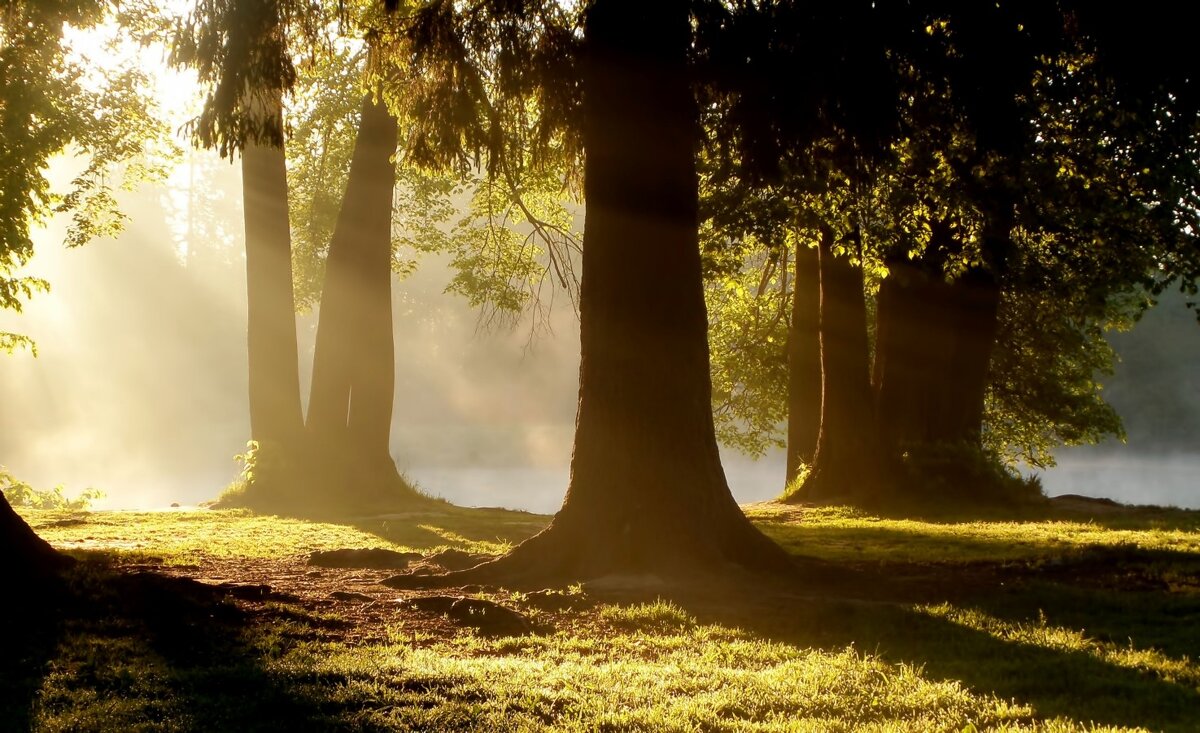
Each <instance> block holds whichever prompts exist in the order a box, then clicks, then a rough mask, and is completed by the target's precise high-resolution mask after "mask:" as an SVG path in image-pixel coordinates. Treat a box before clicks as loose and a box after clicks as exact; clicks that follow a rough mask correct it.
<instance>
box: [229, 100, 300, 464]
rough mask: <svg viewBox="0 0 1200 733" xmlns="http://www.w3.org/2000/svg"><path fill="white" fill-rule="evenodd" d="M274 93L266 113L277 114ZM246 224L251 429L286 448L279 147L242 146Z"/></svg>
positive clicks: (291, 342) (290, 332)
mask: <svg viewBox="0 0 1200 733" xmlns="http://www.w3.org/2000/svg"><path fill="white" fill-rule="evenodd" d="M280 109H281V107H280V102H279V99H278V98H276V99H275V100H274V103H273V109H272V110H269V111H268V112H267V114H269V115H273V116H274V117H275V124H277V125H280V126H281V125H282V122H281V121H280V116H281V111H280ZM242 201H243V208H244V210H245V214H244V218H245V226H246V306H247V329H246V331H247V342H248V344H247V345H248V352H249V361H250V437H251V438H253V439H254V440H256V441H258V442H259V443H260V444H262V445H263V446H272V447H273V448H272V449H273V450H277V451H282V452H283V453H285V454H287V453H289V452H291V451H294V450H295V449H296V448H297V440H298V438H299V437H300V435H301V429H302V426H303V417H302V415H301V408H300V373H299V368H298V366H297V362H298V359H297V347H296V309H295V298H294V296H293V293H292V244H291V229H290V225H289V223H288V192H287V170H286V166H285V162H284V155H283V149H282V148H277V147H268V146H264V145H257V144H253V143H251V144H248V145H247V146H246V148H245V150H243V151H242Z"/></svg>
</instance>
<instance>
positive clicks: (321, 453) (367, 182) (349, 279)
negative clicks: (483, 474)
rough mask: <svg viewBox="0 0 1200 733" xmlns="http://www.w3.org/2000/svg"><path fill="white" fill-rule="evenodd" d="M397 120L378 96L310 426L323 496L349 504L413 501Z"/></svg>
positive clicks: (321, 350) (330, 263)
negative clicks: (398, 309) (399, 298)
mask: <svg viewBox="0 0 1200 733" xmlns="http://www.w3.org/2000/svg"><path fill="white" fill-rule="evenodd" d="M395 150H396V120H395V118H393V117H392V115H391V114H390V113H389V112H388V110H387V107H386V106H385V105H384V104H383V102H382V101H379V102H376V101H373V100H372V98H371V97H370V96H368V97H367V98H366V99H365V100H364V101H363V110H362V118H361V120H360V123H359V129H358V136H357V138H356V140H355V143H354V153H353V156H352V158H351V162H350V175H349V180H348V183H347V186H346V194H345V196H344V198H343V199H342V208H341V211H340V212H339V214H338V220H337V223H336V225H335V228H334V232H333V237H332V240H331V241H330V244H329V256H328V260H327V262H326V268H325V284H324V288H323V292H322V295H321V305H320V311H319V318H318V324H317V339H316V347H315V353H314V357H313V377H312V389H311V392H310V397H309V406H308V422H307V428H308V432H309V436H310V439H311V441H312V451H311V455H310V458H311V460H313V461H314V463H315V464H316V465H315V470H316V472H317V475H318V476H319V477H320V481H321V483H323V484H325V485H324V486H322V487H320V488H321V489H322V493H324V494H326V495H328V496H329V497H330V499H331V500H333V501H337V502H344V501H345V500H346V498H347V496H350V497H354V498H355V500H356V501H358V502H369V503H377V502H388V501H396V500H403V499H408V498H412V496H414V495H415V494H414V492H412V491H411V489H409V488H408V487H407V486H405V485H404V484H403V482H402V480H401V478H400V476H399V474H398V472H397V471H396V466H395V463H394V462H393V461H392V459H391V456H390V453H389V444H390V437H391V422H392V402H393V399H394V396H395V353H394V344H393V336H392V298H391V282H392V270H391V253H392V249H391V246H392V244H391V243H392V234H391V222H392V216H391V215H392V191H393V188H394V186H395V165H394V163H393V162H392V155H393V154H394V153H395Z"/></svg>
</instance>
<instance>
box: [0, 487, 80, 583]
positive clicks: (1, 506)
mask: <svg viewBox="0 0 1200 733" xmlns="http://www.w3.org/2000/svg"><path fill="white" fill-rule="evenodd" d="M73 562H74V560H72V559H71V558H70V557H68V556H66V555H63V554H61V553H59V552H58V551H57V550H55V549H54V548H53V547H51V546H50V545H49V543H47V542H46V541H45V540H43V539H42V538H41V537H38V536H37V534H36V533H34V531H33V530H32V529H30V528H29V525H28V524H26V523H25V520H24V519H21V516H20V515H19V514H17V513H16V511H14V510H13V508H12V506H11V505H10V504H9V503H8V499H6V498H5V497H4V495H3V494H0V568H2V570H0V576H3V578H4V587H5V588H6V590H13V588H12V587H11V584H12V583H18V584H19V585H29V584H38V583H42V582H45V581H46V580H48V579H49V578H50V577H51V576H53V574H54V573H55V572H57V571H59V570H62V569H63V568H65V567H68V566H70V565H71V564H72V563H73Z"/></svg>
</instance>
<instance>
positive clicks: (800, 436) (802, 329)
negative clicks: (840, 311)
mask: <svg viewBox="0 0 1200 733" xmlns="http://www.w3.org/2000/svg"><path fill="white" fill-rule="evenodd" d="M820 288H821V274H820V260H819V256H818V254H817V250H816V249H814V248H812V247H809V246H807V245H805V244H804V243H802V242H798V243H797V244H796V277H795V282H794V283H793V285H792V313H791V321H790V322H789V324H788V343H787V354H788V428H787V475H786V478H785V480H784V486H785V488H786V487H788V486H791V485H792V483H793V482H794V481H795V480H796V478H797V477H798V476H799V474H800V470H801V468H802V467H803V466H807V465H811V464H812V460H813V456H814V455H815V453H816V449H817V435H818V433H819V432H820V429H821V334H820V318H821V290H820Z"/></svg>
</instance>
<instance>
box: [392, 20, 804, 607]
mask: <svg viewBox="0 0 1200 733" xmlns="http://www.w3.org/2000/svg"><path fill="white" fill-rule="evenodd" d="M584 38H585V41H584V45H585V57H584V64H583V88H584V126H583V140H584V149H585V151H586V158H585V170H584V173H585V177H584V181H585V183H584V185H585V195H586V199H587V202H588V206H587V214H586V216H587V219H586V229H585V232H586V243H585V246H584V249H583V273H582V282H581V290H580V345H581V363H580V375H579V376H580V386H579V407H578V413H577V416H576V429H575V449H574V455H573V456H572V461H571V482H570V486H569V487H568V490H567V495H566V499H565V501H564V503H563V506H562V509H561V510H560V511H559V512H558V514H557V515H556V516H555V518H554V521H553V522H552V523H551V525H550V526H549V527H548V528H547V529H546V530H544V531H543V532H542V533H540V534H539V535H537V536H535V537H533V538H531V539H530V540H528V541H527V542H525V543H523V544H522V545H520V546H519V547H517V548H516V549H515V550H514V551H513V552H512V553H510V554H509V555H507V556H505V557H503V558H500V559H499V560H497V561H496V562H494V563H491V564H490V565H483V566H480V567H479V568H476V569H474V570H471V571H466V572H465V573H460V574H457V575H452V576H447V577H446V579H444V580H441V581H427V580H422V579H415V580H413V581H411V582H415V583H419V584H427V583H430V582H434V583H437V582H441V583H447V584H448V583H453V582H466V581H468V580H470V579H475V580H480V579H483V580H493V581H497V582H506V583H511V582H521V578H523V577H529V578H533V580H531V581H529V582H534V583H539V582H545V581H546V579H549V578H553V579H560V580H570V579H583V578H594V577H598V576H604V575H609V574H625V573H658V574H663V575H678V574H681V573H682V574H689V573H692V572H702V571H718V570H722V569H724V568H726V567H727V566H731V565H732V566H741V567H748V568H755V569H765V568H770V569H783V568H790V567H791V564H790V558H789V557H788V556H787V555H786V553H784V552H783V550H782V549H780V548H779V547H778V546H777V545H775V544H774V543H773V542H771V541H770V540H769V539H767V538H766V537H765V536H764V535H762V534H761V533H760V532H759V531H758V530H757V529H756V528H755V527H754V526H753V525H752V524H751V523H750V522H749V520H747V519H746V517H745V515H744V514H742V512H741V509H740V508H739V507H738V505H737V503H736V502H735V501H734V499H733V496H732V494H731V493H730V491H729V487H728V484H727V483H726V480H725V475H724V471H723V469H722V467H721V461H720V456H719V454H718V452H717V442H716V437H715V434H714V429H713V420H712V406H711V392H712V385H711V382H710V377H709V363H708V342H707V315H706V311H705V304H704V291H703V283H702V279H701V270H700V253H699V242H698V235H697V231H698V213H697V212H698V190H697V177H696V168H695V154H696V146H697V143H698V139H699V138H698V129H697V121H696V110H695V103H694V100H693V97H692V93H691V89H690V86H689V84H688V76H687V50H688V45H689V43H690V39H691V29H690V25H689V13H688V5H687V3H686V2H684V1H683V0H667V1H664V2H656V3H642V2H637V1H635V0H597V1H596V2H594V3H592V5H591V6H590V7H589V9H588V11H587V15H586V18H585V23H584Z"/></svg>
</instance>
